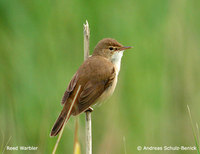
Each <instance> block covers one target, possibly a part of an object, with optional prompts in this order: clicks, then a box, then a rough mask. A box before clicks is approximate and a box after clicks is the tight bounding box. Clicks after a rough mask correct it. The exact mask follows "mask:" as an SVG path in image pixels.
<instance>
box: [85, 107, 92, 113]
mask: <svg viewBox="0 0 200 154" xmlns="http://www.w3.org/2000/svg"><path fill="white" fill-rule="evenodd" d="M93 110H94V109H93V108H91V107H89V108H88V109H87V110H86V111H85V112H87V111H89V112H92V111H93Z"/></svg>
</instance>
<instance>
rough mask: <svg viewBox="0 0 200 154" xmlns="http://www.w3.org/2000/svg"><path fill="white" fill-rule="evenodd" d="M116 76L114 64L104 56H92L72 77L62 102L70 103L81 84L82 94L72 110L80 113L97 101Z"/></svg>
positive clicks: (75, 113)
mask: <svg viewBox="0 0 200 154" xmlns="http://www.w3.org/2000/svg"><path fill="white" fill-rule="evenodd" d="M97 68H98V69H97ZM114 78H115V69H114V66H113V64H112V63H111V62H110V61H108V60H107V59H105V58H103V57H100V56H92V57H90V58H88V59H87V60H86V61H85V62H84V63H83V64H82V65H81V66H80V68H79V69H78V71H77V73H76V74H75V75H74V77H73V78H72V80H71V82H70V84H69V86H68V88H67V90H66V92H65V93H64V96H63V99H62V104H65V103H70V102H71V101H72V100H73V97H74V95H75V93H76V89H77V88H78V86H79V85H81V90H80V94H79V96H78V98H77V102H76V103H75V105H74V107H73V110H72V114H73V115H77V114H80V113H81V112H83V111H85V110H86V109H88V107H90V106H91V105H93V103H95V101H96V99H97V98H98V97H99V96H101V94H102V93H103V92H104V91H105V90H106V89H107V88H108V87H109V86H111V85H112V82H113V80H114ZM65 105H66V104H65Z"/></svg>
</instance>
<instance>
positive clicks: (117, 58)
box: [111, 51, 124, 76]
mask: <svg viewBox="0 0 200 154" xmlns="http://www.w3.org/2000/svg"><path fill="white" fill-rule="evenodd" d="M123 53H124V51H119V52H115V53H114V54H113V56H112V57H111V62H112V63H113V65H115V68H116V75H117V76H118V74H119V71H120V66H121V59H122V56H123Z"/></svg>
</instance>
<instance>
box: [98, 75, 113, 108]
mask: <svg viewBox="0 0 200 154" xmlns="http://www.w3.org/2000/svg"><path fill="white" fill-rule="evenodd" d="M116 85H117V75H116V76H115V79H114V81H113V83H112V85H111V86H110V87H108V88H107V89H106V90H105V91H104V92H103V93H102V94H101V96H100V97H99V98H98V99H97V104H99V103H101V102H103V101H105V100H107V99H108V98H109V97H110V96H111V95H112V94H113V92H114V90H115V87H116Z"/></svg>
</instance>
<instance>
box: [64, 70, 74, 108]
mask: <svg viewBox="0 0 200 154" xmlns="http://www.w3.org/2000/svg"><path fill="white" fill-rule="evenodd" d="M77 81H78V72H76V74H74V76H73V77H72V80H71V81H70V83H69V85H68V87H67V89H66V91H65V93H64V95H63V97H62V101H61V104H62V105H64V104H65V103H66V101H67V99H68V98H69V96H70V94H71V93H72V92H73V90H74V88H75V86H76V83H77Z"/></svg>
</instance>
